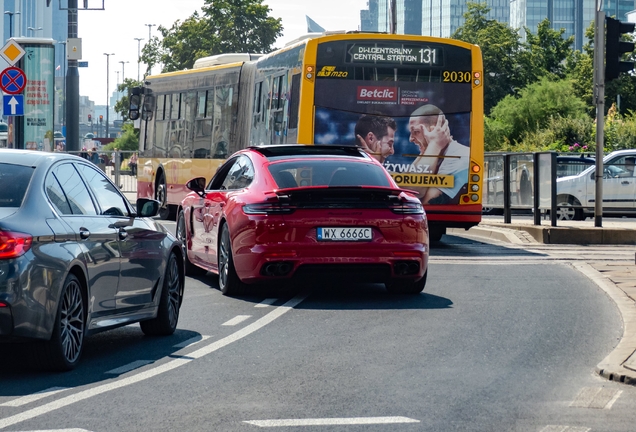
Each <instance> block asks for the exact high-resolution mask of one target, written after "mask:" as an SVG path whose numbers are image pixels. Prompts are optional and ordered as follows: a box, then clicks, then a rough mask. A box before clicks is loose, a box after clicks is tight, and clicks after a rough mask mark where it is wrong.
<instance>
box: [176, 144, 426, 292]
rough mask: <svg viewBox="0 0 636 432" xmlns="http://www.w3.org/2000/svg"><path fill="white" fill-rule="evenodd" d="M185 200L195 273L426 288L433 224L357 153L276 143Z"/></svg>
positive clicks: (233, 163)
mask: <svg viewBox="0 0 636 432" xmlns="http://www.w3.org/2000/svg"><path fill="white" fill-rule="evenodd" d="M187 187H188V188H189V189H190V190H191V191H193V192H191V193H190V194H189V195H187V196H186V198H185V199H184V200H183V201H182V202H181V205H180V207H179V211H178V216H177V237H178V238H179V239H181V241H182V242H183V243H184V244H185V245H186V251H187V252H186V253H187V257H186V269H187V271H188V272H189V273H205V272H207V271H210V272H213V273H216V274H218V275H219V287H220V289H221V291H222V292H223V294H226V295H232V294H240V293H242V292H243V291H244V289H245V287H246V285H258V284H262V283H275V284H282V283H284V282H285V281H290V280H292V279H293V278H296V280H299V281H304V282H306V281H308V280H321V279H323V278H328V277H331V278H337V279H339V280H350V281H354V282H383V283H385V285H386V288H387V289H388V290H389V291H391V292H396V293H407V294H416V293H420V292H421V291H422V290H423V289H424V286H425V285H426V276H427V269H428V244H429V238H428V225H427V220H426V215H425V213H424V209H423V207H422V205H421V203H420V200H419V199H418V198H417V197H416V196H415V195H414V193H413V192H410V191H406V190H403V189H400V188H399V187H398V186H397V185H396V184H395V182H394V181H393V180H392V179H391V176H390V175H389V174H388V173H387V171H386V170H385V169H384V168H383V167H382V165H380V163H379V162H377V161H376V160H375V159H374V158H372V157H370V156H369V155H368V154H367V153H366V152H364V151H361V150H360V149H358V148H355V147H339V146H306V145H276V146H267V147H251V148H248V149H245V150H242V151H239V152H238V153H236V154H234V155H232V156H231V157H230V158H229V159H228V160H227V162H225V163H224V164H223V165H222V166H221V167H220V168H219V170H218V171H217V173H216V174H215V175H214V177H213V178H212V179H211V180H210V181H209V182H207V181H206V179H205V178H202V177H201V178H195V179H192V180H191V181H190V182H188V184H187Z"/></svg>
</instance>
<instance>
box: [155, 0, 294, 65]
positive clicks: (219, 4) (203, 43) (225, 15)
mask: <svg viewBox="0 0 636 432" xmlns="http://www.w3.org/2000/svg"><path fill="white" fill-rule="evenodd" d="M262 2H263V0H205V4H204V6H203V7H202V8H201V9H202V12H203V14H202V16H200V15H199V14H198V12H194V13H193V14H192V16H190V17H189V18H187V19H186V20H185V21H183V22H181V21H179V20H177V21H175V23H174V24H173V25H172V27H171V28H169V29H168V28H166V27H163V26H159V28H158V30H159V32H160V33H161V36H162V39H161V40H159V39H157V38H153V39H152V40H151V41H150V43H148V44H147V45H146V46H145V47H144V50H143V55H142V61H143V62H144V63H146V64H148V66H149V68H151V67H153V66H155V65H157V64H162V65H163V72H171V71H175V70H182V69H189V68H192V66H193V65H194V62H195V60H197V59H199V58H201V57H206V56H210V55H215V54H224V53H242V52H251V53H267V52H270V51H272V46H273V44H274V42H276V39H277V38H278V37H279V36H280V35H281V34H282V31H283V26H282V20H281V18H273V17H271V16H269V15H268V14H269V12H270V11H271V9H270V8H269V7H268V6H267V5H263V4H262Z"/></svg>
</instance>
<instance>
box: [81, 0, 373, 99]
mask: <svg viewBox="0 0 636 432" xmlns="http://www.w3.org/2000/svg"><path fill="white" fill-rule="evenodd" d="M100 4H101V2H100ZM203 4H204V1H203V0H178V1H176V0H105V1H104V5H105V10H86V11H83V10H80V11H79V13H78V35H79V37H80V38H81V39H82V57H83V58H82V61H88V68H80V69H79V73H80V95H82V96H88V97H89V98H90V99H91V100H92V101H94V102H95V104H96V105H106V95H107V91H106V90H107V89H106V70H107V66H106V59H107V56H105V55H104V53H109V54H111V53H113V54H114V55H111V56H108V58H109V59H110V60H109V62H108V63H109V64H108V66H109V67H108V69H110V74H109V85H108V90H109V92H110V93H112V91H114V90H115V88H116V85H117V83H118V82H121V81H122V80H123V78H122V76H124V75H125V77H127V78H134V79H137V53H138V48H142V49H143V44H144V43H146V42H147V40H148V30H149V29H150V31H151V34H152V36H158V35H159V33H158V32H157V27H149V26H146V25H145V24H156V25H157V26H158V25H162V26H164V27H168V28H170V27H171V26H172V24H173V23H174V22H175V21H176V20H177V19H179V20H182V21H183V20H184V19H186V18H188V17H189V16H190V15H192V13H193V12H194V11H195V10H200V8H201V6H203ZM263 4H265V5H267V6H269V8H270V9H271V10H270V15H271V16H273V17H275V18H282V20H283V35H282V36H281V37H280V38H279V39H278V40H277V41H276V43H275V47H277V48H280V47H282V46H284V45H285V43H287V42H289V41H291V40H294V39H296V38H297V37H299V36H302V35H303V34H305V33H307V32H306V30H307V22H306V19H305V15H308V16H309V17H310V18H311V19H313V20H314V21H316V22H317V23H318V24H319V25H321V26H322V27H323V28H325V29H326V30H357V29H358V28H359V26H360V10H361V9H366V8H367V0H318V1H314V0H264V1H263ZM135 38H143V39H144V40H143V41H141V42H137V41H136V40H135ZM120 62H124V63H123V64H122V63H120ZM126 62H128V63H126ZM144 70H145V65H143V64H142V65H141V68H140V74H141V75H143V72H144ZM117 72H119V73H117ZM158 72H159V71H158V70H154V69H153V73H158ZM118 80H119V81H118Z"/></svg>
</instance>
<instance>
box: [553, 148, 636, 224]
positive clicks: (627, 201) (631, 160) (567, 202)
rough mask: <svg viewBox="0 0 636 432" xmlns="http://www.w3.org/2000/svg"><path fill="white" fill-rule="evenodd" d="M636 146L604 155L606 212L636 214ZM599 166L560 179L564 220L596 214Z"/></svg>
mask: <svg viewBox="0 0 636 432" xmlns="http://www.w3.org/2000/svg"><path fill="white" fill-rule="evenodd" d="M635 164H636V150H634V149H631V150H619V151H615V152H612V153H610V154H608V155H607V156H605V157H604V158H603V214H604V215H611V216H636V176H635V172H634V171H635V168H634V165H635ZM595 177H596V166H595V165H592V166H590V167H589V168H587V169H585V170H584V171H582V172H581V173H580V174H578V175H573V176H567V177H561V178H558V179H557V206H558V216H559V219H561V220H585V218H587V217H593V216H594V206H595V198H596V181H595Z"/></svg>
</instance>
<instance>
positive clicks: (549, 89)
mask: <svg viewBox="0 0 636 432" xmlns="http://www.w3.org/2000/svg"><path fill="white" fill-rule="evenodd" d="M585 109H586V107H585V103H584V102H583V101H582V100H580V99H579V98H578V97H576V96H575V95H574V94H573V92H572V85H571V83H570V82H569V81H567V80H561V81H556V82H553V81H551V80H550V79H549V78H547V77H546V78H542V79H541V80H540V81H539V82H537V83H534V84H531V85H529V86H528V87H526V88H524V89H523V90H521V91H520V92H519V97H514V96H506V97H505V98H504V99H503V100H502V101H501V102H499V103H498V104H497V106H496V107H494V108H493V110H492V112H491V119H490V120H489V122H490V123H491V125H490V126H489V127H490V128H491V130H494V131H496V132H497V133H498V134H499V135H498V136H494V137H492V138H491V137H487V140H489V141H490V140H491V139H501V135H503V136H505V138H506V139H507V140H508V142H510V143H511V144H512V145H515V144H516V143H518V142H520V141H522V138H523V136H524V135H525V134H527V133H528V132H531V131H536V130H539V129H542V128H544V127H546V126H547V125H548V124H549V122H550V119H552V118H568V117H571V118H582V117H584V116H585ZM500 142H501V141H500ZM495 145H496V144H495V143H493V142H489V147H493V146H495Z"/></svg>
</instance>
